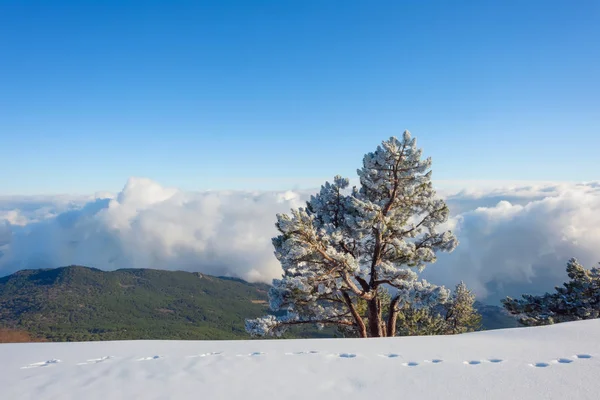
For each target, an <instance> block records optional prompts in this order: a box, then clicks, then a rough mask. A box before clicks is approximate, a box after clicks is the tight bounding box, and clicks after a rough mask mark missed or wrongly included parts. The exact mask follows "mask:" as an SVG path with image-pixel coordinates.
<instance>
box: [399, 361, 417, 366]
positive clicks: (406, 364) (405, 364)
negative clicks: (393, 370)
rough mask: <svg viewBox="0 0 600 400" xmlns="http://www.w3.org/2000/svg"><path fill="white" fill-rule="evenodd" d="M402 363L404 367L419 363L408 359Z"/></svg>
mask: <svg viewBox="0 0 600 400" xmlns="http://www.w3.org/2000/svg"><path fill="white" fill-rule="evenodd" d="M402 365H404V366H405V367H416V366H417V365H419V363H418V362H415V361H410V362H407V363H403V364H402Z"/></svg>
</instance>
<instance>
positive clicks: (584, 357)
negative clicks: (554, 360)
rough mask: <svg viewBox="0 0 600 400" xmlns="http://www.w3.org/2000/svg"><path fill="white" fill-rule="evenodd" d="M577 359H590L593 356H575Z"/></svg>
mask: <svg viewBox="0 0 600 400" xmlns="http://www.w3.org/2000/svg"><path fill="white" fill-rule="evenodd" d="M575 357H576V358H580V359H581V358H583V359H588V358H592V356H590V355H589V354H577V355H575Z"/></svg>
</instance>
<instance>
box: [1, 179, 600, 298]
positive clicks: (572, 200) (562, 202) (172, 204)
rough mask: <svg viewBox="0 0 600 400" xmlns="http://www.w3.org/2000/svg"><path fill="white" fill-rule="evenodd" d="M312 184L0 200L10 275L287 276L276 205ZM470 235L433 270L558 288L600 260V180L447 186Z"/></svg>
mask: <svg viewBox="0 0 600 400" xmlns="http://www.w3.org/2000/svg"><path fill="white" fill-rule="evenodd" d="M310 194H311V192H309V191H306V192H302V191H288V192H223V191H220V192H211V191H208V192H202V193H189V192H182V191H179V190H177V189H173V188H165V187H162V186H160V185H159V184H157V183H155V182H153V181H151V180H148V179H143V178H131V179H130V180H129V181H128V182H127V184H126V185H125V187H124V188H123V190H122V191H121V193H119V194H118V195H116V196H111V195H106V194H104V195H96V196H91V197H79V198H66V197H52V198H42V197H38V198H33V197H10V198H0V276H1V275H5V274H9V273H12V272H14V271H16V270H18V269H23V268H40V267H56V266H62V265H69V264H81V265H88V266H93V267H97V268H101V269H117V268H160V269H172V270H175V269H182V270H189V271H201V272H205V273H209V274H215V275H228V276H237V277H241V278H243V279H247V280H250V281H263V282H270V280H271V279H272V278H274V277H278V276H279V275H280V271H281V270H280V267H279V264H278V262H277V260H276V259H275V257H274V256H273V248H272V246H271V241H270V239H271V237H273V236H274V235H275V234H276V232H275V228H274V223H275V214H276V213H278V212H288V211H289V210H290V209H291V208H296V207H299V206H303V205H304V202H305V200H306V199H308V197H309V196H310ZM447 202H448V204H449V206H450V209H451V211H452V217H451V220H450V221H449V222H448V227H449V228H451V229H452V230H454V231H455V233H456V234H457V236H458V238H459V240H460V242H461V243H460V245H459V247H458V249H457V250H456V251H455V252H454V253H452V254H443V255H441V256H440V258H439V260H438V262H437V263H436V264H434V265H432V266H430V267H428V269H426V270H425V272H424V277H426V278H427V279H429V280H431V281H433V282H436V283H441V284H445V285H449V286H453V285H455V284H456V283H457V282H458V281H460V280H464V281H465V282H466V283H467V284H468V285H469V286H470V287H471V288H473V289H474V290H475V292H476V293H477V294H478V296H479V298H480V299H483V300H487V301H497V300H498V299H499V298H501V297H503V296H505V295H512V296H515V295H518V294H520V293H523V292H534V293H539V292H541V291H545V290H550V289H552V287H553V286H554V285H557V284H560V283H561V282H562V281H564V279H565V272H564V268H565V264H566V261H567V260H568V259H569V258H570V257H577V258H579V259H580V260H581V261H582V262H583V263H584V264H585V265H587V266H592V265H593V264H595V263H596V262H597V261H600V254H598V253H600V252H599V248H600V246H599V245H600V184H598V183H588V184H555V185H543V186H526V187H512V188H507V189H498V190H487V191H483V192H482V191H480V192H477V191H462V192H459V193H457V194H454V195H450V196H447Z"/></svg>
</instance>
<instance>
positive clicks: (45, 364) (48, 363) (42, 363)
mask: <svg viewBox="0 0 600 400" xmlns="http://www.w3.org/2000/svg"><path fill="white" fill-rule="evenodd" d="M59 362H61V361H60V360H57V359H52V360H48V361H40V362H36V363H33V364H29V365H26V366H24V367H21V369H29V368H39V367H48V366H52V365H54V364H58V363H59Z"/></svg>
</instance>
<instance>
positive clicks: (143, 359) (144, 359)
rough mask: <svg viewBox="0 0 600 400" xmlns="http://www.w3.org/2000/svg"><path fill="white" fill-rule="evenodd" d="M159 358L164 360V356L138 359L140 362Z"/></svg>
mask: <svg viewBox="0 0 600 400" xmlns="http://www.w3.org/2000/svg"><path fill="white" fill-rule="evenodd" d="M159 358H163V356H150V357H142V358H138V361H150V360H158V359H159Z"/></svg>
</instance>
